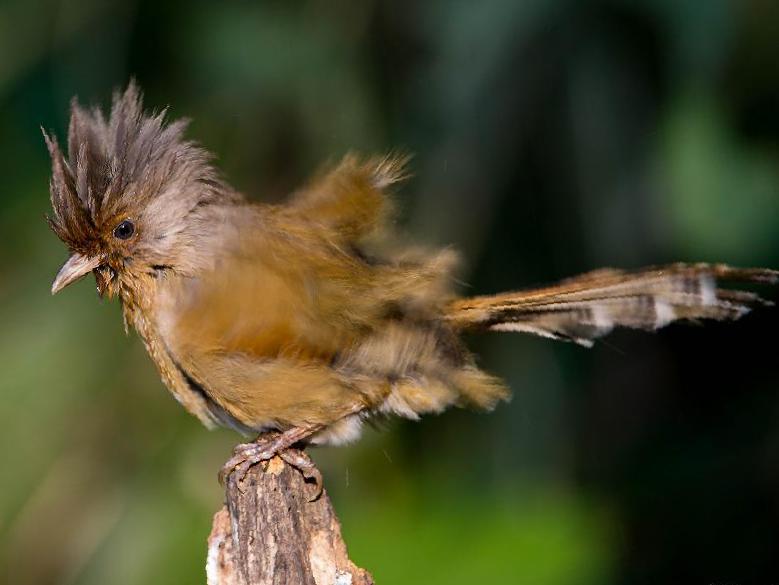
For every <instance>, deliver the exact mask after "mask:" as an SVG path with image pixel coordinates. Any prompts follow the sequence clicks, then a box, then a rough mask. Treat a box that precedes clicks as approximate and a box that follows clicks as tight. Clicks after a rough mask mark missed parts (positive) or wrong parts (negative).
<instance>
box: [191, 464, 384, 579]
mask: <svg viewBox="0 0 779 585" xmlns="http://www.w3.org/2000/svg"><path fill="white" fill-rule="evenodd" d="M315 491H316V490H315V487H314V486H313V485H312V484H309V483H306V481H305V480H304V478H303V476H302V475H301V473H300V472H299V471H298V470H296V469H294V468H292V467H290V466H289V465H287V464H286V463H284V462H283V461H282V460H281V459H280V458H278V457H275V458H274V459H272V460H271V461H269V462H268V463H267V464H265V465H255V466H254V467H252V468H251V469H250V470H249V472H248V473H247V474H246V477H245V478H244V480H243V482H242V483H241V485H240V486H239V485H237V482H236V480H235V477H234V475H233V476H230V478H229V480H228V482H227V487H226V502H227V503H226V505H225V506H224V507H223V508H222V509H221V510H220V511H219V512H217V513H216V515H214V522H213V527H212V529H211V535H210V536H209V537H208V560H207V563H206V573H207V576H208V585H271V584H274V585H298V584H300V585H371V584H372V583H373V579H372V577H371V576H370V574H369V573H368V572H367V571H365V570H364V569H360V568H359V567H357V566H355V565H354V563H352V562H351V561H350V560H349V557H348V555H347V552H346V544H345V543H344V541H343V538H342V537H341V525H340V523H339V522H338V518H337V517H336V515H335V512H334V511H333V506H332V504H331V503H330V498H328V496H327V492H326V491H325V492H323V493H322V495H321V496H320V497H319V498H318V499H316V500H315V501H313V502H312V501H309V500H310V498H311V497H312V496H313V495H314V494H315Z"/></svg>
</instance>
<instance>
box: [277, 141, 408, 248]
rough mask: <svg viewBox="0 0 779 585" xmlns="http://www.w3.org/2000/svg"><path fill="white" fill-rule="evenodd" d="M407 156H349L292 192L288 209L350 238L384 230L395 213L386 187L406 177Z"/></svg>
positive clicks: (351, 239)
mask: <svg viewBox="0 0 779 585" xmlns="http://www.w3.org/2000/svg"><path fill="white" fill-rule="evenodd" d="M407 162H408V157H406V156H399V155H387V156H385V157H383V158H370V159H367V160H360V159H359V158H357V157H356V156H355V155H347V156H346V157H344V158H343V159H342V160H341V162H340V163H339V164H338V165H336V166H335V167H334V168H332V169H330V170H328V171H326V172H324V173H322V174H320V175H319V176H318V177H317V178H315V179H314V180H313V181H312V182H311V183H310V184H309V185H307V186H306V187H305V188H303V189H301V190H300V191H298V192H297V193H295V194H293V196H292V197H291V198H290V201H289V202H288V204H287V208H288V210H289V211H291V212H293V213H297V214H300V215H301V216H303V217H305V218H306V219H307V220H309V221H312V222H316V223H319V224H321V225H324V226H326V227H328V228H330V229H332V230H333V231H334V232H335V233H336V234H337V235H338V236H339V237H341V238H343V239H344V240H347V241H358V240H360V239H362V238H365V237H367V236H370V235H372V234H373V233H375V232H377V231H381V229H382V228H383V227H384V225H385V223H386V221H387V219H388V217H389V216H390V215H391V213H392V203H391V201H390V199H389V197H388V196H387V190H388V189H389V188H390V187H391V186H392V185H394V184H396V183H398V182H400V181H402V180H404V179H405V178H406V177H407V174H406V171H405V167H406V164H407Z"/></svg>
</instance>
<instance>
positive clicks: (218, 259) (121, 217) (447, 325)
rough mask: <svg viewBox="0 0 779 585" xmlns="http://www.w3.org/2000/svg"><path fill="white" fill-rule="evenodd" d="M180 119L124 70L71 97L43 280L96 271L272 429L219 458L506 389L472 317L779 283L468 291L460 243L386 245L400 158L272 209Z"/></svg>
mask: <svg viewBox="0 0 779 585" xmlns="http://www.w3.org/2000/svg"><path fill="white" fill-rule="evenodd" d="M185 127H186V122H184V121H180V120H179V121H174V122H167V121H166V119H165V112H162V113H156V114H149V113H145V112H144V110H143V107H142V100H141V95H140V92H139V90H138V88H137V87H136V85H135V84H134V83H133V82H131V83H130V84H129V86H128V87H127V89H126V90H125V91H124V92H121V93H115V94H114V97H113V104H112V107H111V110H110V113H108V115H107V116H106V115H104V114H103V113H102V112H101V110H100V109H97V108H95V109H91V110H87V109H84V108H82V107H81V106H80V105H79V104H78V103H77V102H76V101H75V100H74V101H73V103H72V108H71V118H70V127H69V130H68V145H67V157H66V156H65V155H64V154H63V152H62V150H61V149H60V147H59V146H58V143H57V141H56V139H55V138H52V137H50V136H48V135H47V134H46V133H45V132H44V137H45V140H46V143H47V145H48V149H49V153H50V155H51V160H52V177H51V184H50V188H51V203H52V207H53V216H52V217H50V218H49V225H50V226H51V228H52V230H53V231H54V232H55V233H56V235H57V236H58V237H59V238H60V239H61V240H62V241H63V242H64V243H65V244H66V245H67V247H68V249H69V250H70V257H69V259H68V260H67V261H66V262H65V264H64V266H62V269H61V270H60V271H59V273H58V274H57V277H56V278H55V280H54V283H53V285H52V293H56V292H58V291H60V290H62V289H63V288H64V287H65V286H67V285H68V284H70V283H72V282H75V281H77V280H79V279H80V278H81V277H83V276H85V275H86V274H88V273H89V272H92V273H94V275H95V279H96V281H97V289H98V292H99V294H100V295H101V296H103V295H107V296H108V297H114V296H118V297H119V300H120V301H121V304H122V309H123V315H124V320H125V327H127V325H128V324H129V325H132V326H133V327H134V328H135V329H136V330H137V331H138V333H139V335H140V337H141V339H142V340H143V342H144V344H145V346H146V349H147V350H148V352H149V355H150V356H151V358H152V360H153V361H154V363H155V364H156V366H157V368H158V369H159V372H160V374H161V376H162V379H163V381H164V382H165V385H166V386H167V387H168V389H169V390H170V391H171V392H172V393H173V395H174V396H175V397H176V399H177V400H178V401H179V402H180V403H181V404H182V405H183V406H184V407H185V408H186V409H187V410H188V411H189V412H190V413H192V414H194V415H195V416H196V417H198V418H199V419H200V420H201V421H202V422H203V423H204V424H205V425H206V426H208V427H212V426H214V425H226V426H229V427H233V428H235V429H237V430H239V431H241V432H244V433H265V434H264V435H261V436H260V437H259V438H258V439H257V441H255V442H253V443H247V444H244V445H239V446H238V447H237V448H236V451H235V455H234V457H233V458H232V459H230V461H228V463H227V464H226V467H225V468H224V470H223V471H224V472H225V473H230V472H231V471H232V470H233V469H235V468H238V470H239V471H241V472H242V473H243V472H245V471H246V469H248V467H249V466H250V465H252V464H254V463H257V462H259V461H261V460H264V459H268V458H270V457H272V456H273V455H275V454H279V455H281V456H287V457H288V460H290V461H291V462H293V463H295V464H296V465H298V466H299V467H300V468H301V469H303V471H306V470H307V469H308V470H310V468H311V466H310V464H308V463H307V462H306V461H304V460H301V459H299V458H297V459H296V458H295V457H294V456H293V455H292V454H291V453H292V451H287V448H289V447H290V446H292V445H294V444H296V443H304V444H305V443H331V444H334V443H343V442H346V441H350V440H353V439H355V438H357V437H358V435H359V433H360V428H361V426H362V425H363V423H364V421H366V420H368V419H371V418H374V417H384V416H389V415H397V416H401V417H405V418H410V419H416V418H418V417H419V416H420V415H422V414H426V413H433V412H440V411H442V410H444V409H445V408H447V407H449V406H461V407H473V408H477V409H485V410H489V409H491V408H493V407H494V406H495V405H496V403H498V402H499V401H501V400H504V399H506V398H507V397H508V396H509V391H508V389H507V388H506V386H505V385H504V384H503V382H501V380H499V379H498V378H496V377H494V376H492V375H490V374H488V373H485V372H483V371H482V370H480V369H479V368H478V367H477V365H476V363H475V360H474V357H473V355H472V354H471V353H469V351H468V350H467V349H466V347H465V346H464V345H463V343H462V341H461V340H460V334H461V333H462V332H463V331H465V330H475V331H517V332H521V333H531V334H535V335H542V336H544V337H549V338H552V339H562V340H567V341H573V342H575V343H579V344H581V345H585V346H589V345H591V344H592V341H593V340H594V339H595V338H597V337H599V336H601V335H603V334H605V333H608V332H609V331H611V329H613V328H614V327H631V328H635V329H644V330H650V331H651V330H655V329H658V328H660V327H663V326H665V325H667V324H669V323H671V322H672V321H675V320H698V319H714V320H732V319H737V318H739V317H741V316H742V315H744V314H745V313H747V312H748V311H749V309H750V307H752V306H755V305H760V304H767V301H764V300H763V299H761V298H760V297H759V296H758V295H756V294H755V293H752V292H745V291H739V290H729V289H722V288H719V287H718V281H720V280H734V281H743V282H763V283H772V284H773V283H776V282H777V280H778V278H779V273H777V272H776V271H773V270H767V269H738V268H731V267H729V266H725V265H707V264H693V265H690V264H673V265H670V266H662V267H656V268H648V269H644V270H638V271H633V272H624V271H621V270H614V269H603V270H598V271H595V272H591V273H588V274H584V275H581V276H578V277H575V278H571V279H569V280H566V281H564V282H562V283H560V284H558V285H555V286H550V287H548V288H542V289H537V290H525V291H519V292H508V293H503V294H498V295H492V296H480V297H472V298H461V297H459V296H458V295H457V294H456V292H455V291H454V287H453V283H452V277H451V274H452V270H453V268H454V266H455V264H456V260H457V258H456V255H455V254H454V253H452V252H451V251H448V250H446V251H438V252H425V251H421V250H418V249H412V248H408V247H404V246H401V245H399V244H397V238H393V234H392V231H391V229H390V222H389V219H390V218H391V214H392V204H391V200H390V198H389V196H388V193H387V192H388V191H389V190H390V189H391V188H392V187H393V185H395V184H396V183H398V182H399V181H401V180H402V179H403V178H404V177H405V170H404V165H405V162H406V161H405V159H404V158H403V157H397V156H386V157H381V158H359V157H357V156H347V157H346V158H344V159H343V160H342V161H341V162H340V163H339V164H337V165H336V166H335V167H334V168H332V169H330V170H328V171H326V172H324V173H322V174H321V175H320V176H318V177H317V178H315V179H314V180H313V181H312V182H311V183H309V184H308V185H307V186H306V187H304V188H302V189H301V190H300V191H298V192H296V193H294V194H293V195H292V196H291V197H290V199H289V201H287V202H286V203H284V204H281V205H263V204H257V203H250V202H248V201H247V200H245V199H244V198H243V196H241V194H239V193H238V192H236V191H235V190H233V189H232V188H231V187H230V186H229V185H228V184H227V183H225V182H224V181H223V180H222V178H221V177H220V175H219V173H218V172H217V171H216V169H215V168H214V166H213V165H212V163H211V156H210V155H209V154H208V152H207V151H205V150H204V149H203V148H201V147H200V146H198V145H196V144H195V143H193V142H191V141H189V140H187V139H186V138H184V130H185Z"/></svg>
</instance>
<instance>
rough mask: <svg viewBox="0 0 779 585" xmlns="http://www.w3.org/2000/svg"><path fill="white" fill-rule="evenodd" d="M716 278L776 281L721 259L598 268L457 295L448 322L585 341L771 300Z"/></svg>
mask: <svg viewBox="0 0 779 585" xmlns="http://www.w3.org/2000/svg"><path fill="white" fill-rule="evenodd" d="M722 281H726V282H727V281H732V282H741V283H764V284H777V282H779V272H778V271H776V270H769V269H765V268H746V269H742V268H733V267H730V266H726V265H724V264H716V265H712V264H672V265H669V266H661V267H653V268H647V269H643V270H638V271H633V272H627V271H621V270H615V269H603V270H597V271H594V272H589V273H587V274H582V275H580V276H577V277H574V278H571V279H568V280H565V281H563V282H561V283H560V284H558V285H555V286H550V287H546V288H541V289H535V290H526V291H518V292H509V293H503V294H498V295H492V296H481V297H472V298H466V299H458V300H456V301H454V302H453V303H451V304H450V305H449V307H448V311H447V317H448V319H449V321H450V322H451V323H452V324H453V325H454V326H455V327H456V328H458V329H461V330H467V329H471V330H490V331H517V332H520V333H531V334H534V335H540V336H543V337H549V338H552V339H563V340H567V341H573V342H575V343H579V344H581V345H585V346H591V345H592V343H593V340H594V339H596V338H598V337H600V336H602V335H605V334H607V333H609V332H610V331H611V330H612V329H613V328H615V327H629V328H632V329H643V330H648V331H654V330H656V329H659V328H661V327H664V326H666V325H668V324H669V323H672V322H673V321H679V320H686V321H695V320H699V319H712V320H717V321H725V320H735V319H738V318H740V317H742V316H743V315H745V314H746V313H748V312H749V311H750V309H751V308H752V307H755V306H760V305H771V304H772V303H770V302H769V301H767V300H765V299H763V298H761V297H760V296H759V295H757V294H756V293H753V292H747V291H742V290H732V289H725V288H719V284H720V282H722Z"/></svg>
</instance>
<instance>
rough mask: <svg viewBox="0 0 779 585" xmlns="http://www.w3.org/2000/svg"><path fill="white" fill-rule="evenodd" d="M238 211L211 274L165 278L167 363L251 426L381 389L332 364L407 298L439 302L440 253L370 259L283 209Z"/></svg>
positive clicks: (162, 312)
mask: <svg viewBox="0 0 779 585" xmlns="http://www.w3.org/2000/svg"><path fill="white" fill-rule="evenodd" d="M237 213H238V212H237ZM252 213H255V214H256V217H254V218H252V217H251V214H252ZM240 214H241V217H240V218H238V217H237V216H236V218H233V219H231V220H230V221H229V222H227V223H228V225H229V226H230V232H228V233H226V234H225V237H226V238H231V239H232V241H233V244H232V245H225V247H224V249H222V250H221V252H220V256H219V258H218V259H217V260H216V261H215V263H214V267H213V270H210V271H206V272H204V273H202V274H199V275H198V276H197V277H196V278H193V277H188V278H183V277H182V278H170V279H168V280H167V281H164V283H163V284H162V285H161V287H162V288H161V291H162V292H161V293H160V298H159V301H158V307H159V308H158V321H159V323H160V326H159V329H160V335H161V336H162V337H163V339H164V340H165V345H166V347H167V348H168V351H169V352H170V354H171V356H172V359H173V360H174V361H175V362H176V363H177V364H178V365H179V366H180V367H181V368H182V369H183V370H184V371H185V373H186V375H187V376H189V377H190V378H191V379H192V380H193V381H194V382H196V383H197V384H198V385H199V386H200V387H201V388H202V389H203V390H204V392H205V393H206V394H207V395H208V396H209V397H210V398H212V399H213V400H214V401H215V402H217V403H218V404H219V405H220V406H221V407H222V408H223V409H224V410H226V411H227V412H228V413H230V414H231V415H232V416H233V417H234V418H236V419H237V420H238V421H239V422H240V423H241V424H242V425H244V426H248V427H251V428H255V429H256V428H261V427H263V426H265V425H267V424H270V422H271V421H268V420H265V419H264V418H263V417H264V416H266V415H267V414H268V413H270V412H272V413H273V415H274V416H275V417H276V420H279V421H281V422H282V423H284V424H285V425H287V424H302V422H301V421H303V420H309V421H311V419H313V420H316V421H317V422H320V423H321V422H322V420H321V418H322V416H323V414H322V413H323V412H327V413H328V414H329V415H330V416H333V417H334V418H337V417H338V414H339V413H344V412H353V411H354V408H355V404H360V402H361V401H363V400H365V399H366V396H368V395H371V394H375V393H377V392H378V393H381V392H383V391H386V388H380V387H378V386H376V384H377V383H378V382H376V381H368V380H364V381H360V380H357V378H356V377H355V376H349V377H348V379H346V378H345V377H343V376H342V375H340V374H338V373H337V372H335V371H334V369H333V368H332V367H331V366H332V364H333V363H335V362H337V361H338V360H339V358H341V357H342V356H343V355H344V353H348V352H349V351H350V350H351V349H352V348H354V347H356V346H358V345H359V344H360V343H361V342H362V341H363V340H364V339H365V338H366V337H367V336H369V335H370V334H371V333H372V332H374V331H376V330H379V329H380V328H381V326H382V323H383V321H384V320H386V319H387V318H388V317H389V316H390V315H392V314H394V313H396V312H398V310H399V309H401V310H402V309H403V307H404V304H405V305H407V306H409V307H412V306H413V310H415V311H416V312H417V313H419V312H420V311H424V307H425V306H432V305H433V304H436V303H438V304H440V302H441V299H442V298H445V295H444V293H443V292H442V291H445V290H446V287H447V286H448V285H447V284H446V282H448V281H447V279H446V274H447V272H448V263H447V260H446V255H444V256H443V257H434V258H432V259H428V262H426V263H421V264H415V265H411V266H396V265H383V264H381V265H375V264H373V263H370V262H367V261H365V260H363V259H361V258H360V257H359V256H356V255H354V254H352V253H350V251H349V250H347V249H346V248H345V247H344V246H343V245H342V244H343V242H341V241H340V240H339V239H338V238H337V237H335V236H333V235H332V232H331V231H330V230H327V229H323V230H317V229H312V228H311V225H310V224H306V223H302V222H300V221H293V220H292V219H291V218H290V215H289V213H288V212H287V211H286V210H285V209H282V210H280V211H279V210H276V209H265V208H247V209H244V210H241V211H240ZM247 218H248V219H247ZM362 382H365V383H364V384H362ZM379 385H380V384H379ZM374 401H375V400H373V399H372V400H370V402H374ZM328 405H329V406H328ZM325 407H326V408H325ZM317 409H319V411H317ZM323 409H324V410H323ZM317 412H318V413H317ZM305 416H308V417H309V419H305Z"/></svg>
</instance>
